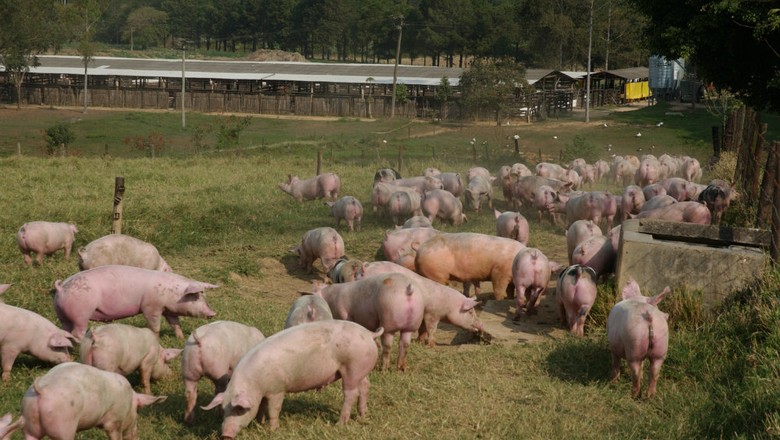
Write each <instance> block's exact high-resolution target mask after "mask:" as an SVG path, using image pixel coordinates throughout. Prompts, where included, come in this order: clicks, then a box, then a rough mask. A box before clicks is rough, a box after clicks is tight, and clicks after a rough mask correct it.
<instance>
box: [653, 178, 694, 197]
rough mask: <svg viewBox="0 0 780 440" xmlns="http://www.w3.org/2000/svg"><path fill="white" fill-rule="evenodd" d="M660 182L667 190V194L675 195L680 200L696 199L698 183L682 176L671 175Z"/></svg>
mask: <svg viewBox="0 0 780 440" xmlns="http://www.w3.org/2000/svg"><path fill="white" fill-rule="evenodd" d="M660 183H661V186H663V187H664V189H665V190H666V194H667V195H670V196H672V197H674V198H675V199H677V201H678V202H685V201H688V200H696V193H697V191H696V184H694V183H693V182H689V181H687V180H685V179H683V178H681V177H670V178H668V179H664V180H663V181H662V182H660Z"/></svg>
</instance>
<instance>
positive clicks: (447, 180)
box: [423, 168, 463, 197]
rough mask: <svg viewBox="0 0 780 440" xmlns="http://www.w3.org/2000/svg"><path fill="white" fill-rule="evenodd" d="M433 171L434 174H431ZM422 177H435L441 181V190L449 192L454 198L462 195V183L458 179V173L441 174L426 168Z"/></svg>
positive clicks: (434, 169) (433, 169)
mask: <svg viewBox="0 0 780 440" xmlns="http://www.w3.org/2000/svg"><path fill="white" fill-rule="evenodd" d="M433 171H436V174H432V173H433ZM423 175H425V176H431V177H436V178H438V179H439V180H441V184H442V188H441V189H443V190H445V191H449V192H451V193H452V195H453V196H455V197H460V195H461V194H463V182H462V181H461V179H460V173H442V172H441V171H439V170H437V169H436V168H426V169H425V171H424V172H423Z"/></svg>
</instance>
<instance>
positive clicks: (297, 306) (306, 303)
mask: <svg viewBox="0 0 780 440" xmlns="http://www.w3.org/2000/svg"><path fill="white" fill-rule="evenodd" d="M326 319H333V314H332V313H331V312H330V306H328V303H327V302H325V300H324V299H322V298H321V297H319V296H317V295H304V296H301V297H300V298H298V299H296V300H295V302H294V303H293V305H292V306H290V311H289V312H288V313H287V319H286V320H285V321H284V328H290V327H293V326H296V325H299V324H305V323H307V322H314V321H324V320H326Z"/></svg>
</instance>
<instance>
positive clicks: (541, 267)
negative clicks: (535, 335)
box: [512, 248, 559, 321]
mask: <svg viewBox="0 0 780 440" xmlns="http://www.w3.org/2000/svg"><path fill="white" fill-rule="evenodd" d="M557 269H559V265H558V263H555V262H550V261H549V260H548V259H547V256H545V255H544V254H543V253H542V251H540V250H539V249H536V248H525V249H523V250H521V251H520V252H518V253H517V255H516V256H515V258H514V260H513V261H512V281H513V282H514V284H515V298H516V299H517V309H516V310H515V316H514V318H513V319H514V320H515V321H517V320H519V319H520V317H521V316H522V314H523V311H525V313H526V314H527V315H535V314H536V308H537V306H538V305H539V300H540V299H541V298H542V293H544V289H546V288H547V284H548V283H549V282H550V273H551V272H552V271H555V270H557Z"/></svg>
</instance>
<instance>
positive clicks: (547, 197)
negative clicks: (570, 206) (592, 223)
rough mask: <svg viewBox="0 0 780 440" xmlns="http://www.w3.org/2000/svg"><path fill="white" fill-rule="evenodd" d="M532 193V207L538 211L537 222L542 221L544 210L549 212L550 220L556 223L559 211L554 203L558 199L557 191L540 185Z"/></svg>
mask: <svg viewBox="0 0 780 440" xmlns="http://www.w3.org/2000/svg"><path fill="white" fill-rule="evenodd" d="M532 195H533V205H534V208H536V211H537V212H538V213H539V223H541V222H542V214H543V213H545V212H546V213H548V214H550V222H551V223H552V224H554V225H555V224H558V217H559V216H558V213H559V212H560V211H559V208H558V207H557V205H556V202H559V201H560V197H559V195H558V192H557V191H555V190H554V189H553V188H551V187H549V186H547V185H542V186H540V187H539V188H537V189H536V190H535V191H534V193H533V194H532ZM572 200H573V199H572Z"/></svg>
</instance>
